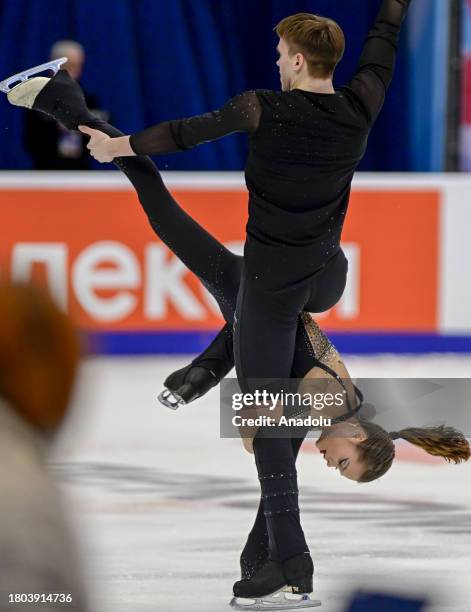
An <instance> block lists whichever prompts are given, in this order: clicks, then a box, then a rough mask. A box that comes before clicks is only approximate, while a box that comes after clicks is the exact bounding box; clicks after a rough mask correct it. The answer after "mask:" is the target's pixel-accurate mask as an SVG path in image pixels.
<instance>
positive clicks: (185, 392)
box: [159, 363, 220, 410]
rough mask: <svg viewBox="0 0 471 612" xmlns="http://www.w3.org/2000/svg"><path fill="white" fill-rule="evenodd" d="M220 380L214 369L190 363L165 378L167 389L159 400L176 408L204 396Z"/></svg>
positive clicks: (168, 406)
mask: <svg viewBox="0 0 471 612" xmlns="http://www.w3.org/2000/svg"><path fill="white" fill-rule="evenodd" d="M219 380H220V378H219V377H218V376H217V374H216V372H214V371H213V370H211V369H207V368H205V367H202V366H198V365H193V363H190V364H189V365H187V366H186V367H184V368H181V369H180V370H177V371H176V372H173V373H172V374H170V376H168V377H167V378H166V379H165V382H164V385H165V390H164V391H162V393H161V394H160V395H159V401H160V402H161V403H162V404H163V405H164V406H167V408H172V409H173V410H176V409H177V408H178V406H180V405H182V404H189V403H190V402H193V401H194V400H195V399H198V398H199V397H203V395H205V394H206V393H207V392H208V391H209V390H210V389H212V388H213V387H215V386H216V385H217V384H218V383H219Z"/></svg>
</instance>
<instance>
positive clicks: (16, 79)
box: [0, 57, 68, 94]
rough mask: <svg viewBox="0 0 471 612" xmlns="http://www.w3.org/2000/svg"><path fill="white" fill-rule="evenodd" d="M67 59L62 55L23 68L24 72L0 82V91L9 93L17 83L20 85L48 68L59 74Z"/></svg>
mask: <svg viewBox="0 0 471 612" xmlns="http://www.w3.org/2000/svg"><path fill="white" fill-rule="evenodd" d="M67 61H68V60H67V58H66V57H60V58H59V59H55V60H52V61H51V62H46V63H45V64H40V65H39V66H34V68H29V69H28V70H23V72H18V73H17V74H14V75H13V76H11V77H8V79H5V80H4V81H1V82H0V91H3V93H6V94H7V93H9V92H10V91H12V90H13V89H14V88H15V87H16V85H20V84H21V83H24V82H25V81H27V80H28V79H29V78H30V77H33V76H36V75H37V74H40V73H41V72H45V71H46V70H53V71H54V74H57V73H58V72H59V70H60V67H61V66H62V64H65V62H67ZM10 85H13V87H10Z"/></svg>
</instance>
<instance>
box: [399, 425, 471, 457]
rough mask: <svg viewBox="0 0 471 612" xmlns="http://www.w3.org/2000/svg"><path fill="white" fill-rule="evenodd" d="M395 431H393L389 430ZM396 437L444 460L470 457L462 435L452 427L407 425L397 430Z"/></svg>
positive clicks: (470, 450) (470, 454)
mask: <svg viewBox="0 0 471 612" xmlns="http://www.w3.org/2000/svg"><path fill="white" fill-rule="evenodd" d="M391 433H395V432H391ZM397 434H398V437H400V438H402V439H403V440H406V441H407V442H410V443H411V444H414V445H415V446H418V447H419V448H421V449H423V450H424V451H425V452H427V453H428V454H429V455H435V456H436V457H443V458H444V459H445V461H449V462H453V463H461V462H462V461H468V459H469V458H470V457H471V449H470V445H469V442H468V440H467V439H466V438H465V437H464V435H463V434H462V433H461V432H460V431H457V430H456V429H454V428H453V427H446V426H445V425H440V426H439V427H408V428H407V429H401V430H400V431H398V432H397Z"/></svg>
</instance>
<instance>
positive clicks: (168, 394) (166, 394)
mask: <svg viewBox="0 0 471 612" xmlns="http://www.w3.org/2000/svg"><path fill="white" fill-rule="evenodd" d="M157 399H158V400H159V402H160V403H161V404H163V405H164V406H165V407H166V408H170V409H171V410H178V408H179V407H180V406H183V405H184V404H185V403H186V402H185V400H184V399H182V398H181V397H180V396H179V395H178V393H175V391H170V390H169V389H164V390H163V391H162V393H160V394H159V396H158V398H157Z"/></svg>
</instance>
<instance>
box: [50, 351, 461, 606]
mask: <svg viewBox="0 0 471 612" xmlns="http://www.w3.org/2000/svg"><path fill="white" fill-rule="evenodd" d="M186 362H187V358H157V357H155V358H114V359H113V358H93V359H89V360H88V361H87V362H86V363H85V365H84V367H83V372H82V376H81V384H80V389H79V391H78V393H77V396H76V399H75V402H74V409H73V412H72V414H71V416H70V418H69V419H68V422H67V423H66V426H65V427H64V430H63V432H62V433H61V435H60V437H59V439H58V441H57V444H56V447H55V451H54V455H53V469H54V473H56V474H57V476H58V478H59V481H60V482H61V486H62V487H63V490H64V493H65V496H66V500H67V505H68V508H69V510H70V512H71V521H72V522H73V525H74V527H75V529H76V532H77V539H78V544H79V546H80V549H81V554H82V559H83V566H84V573H85V576H86V578H87V581H88V583H89V585H90V591H91V596H92V601H93V604H94V605H93V606H92V607H93V609H95V610H99V611H100V612H111V611H113V612H134V611H135V612H151V611H152V612H156V611H161V610H162V611H166V612H177V611H180V610H181V611H185V612H192V611H194V612H200V611H201V612H203V611H204V612H216V611H217V612H220V611H224V610H229V608H228V602H229V599H230V596H231V587H232V584H233V582H234V581H235V580H237V579H238V578H239V568H238V557H239V554H240V551H241V549H242V547H243V544H244V543H245V538H246V536H247V533H248V531H249V529H250V527H251V524H252V521H253V519H254V516H255V511H256V507H257V504H258V481H257V478H256V471H255V466H254V462H253V458H252V456H251V455H249V454H247V453H246V452H245V451H244V450H243V449H242V445H241V443H240V442H239V441H237V440H230V439H220V438H219V414H218V412H219V404H218V393H217V391H216V390H213V391H212V392H211V393H210V394H209V395H208V396H207V397H206V398H204V399H203V400H201V401H200V402H197V403H194V404H192V405H190V406H187V407H183V408H181V409H179V410H178V411H172V410H168V409H165V408H164V407H162V406H161V405H159V404H158V403H157V400H156V398H157V394H158V392H159V391H160V390H161V388H162V381H163V380H164V378H165V376H166V375H167V374H168V373H169V372H170V371H172V370H173V369H175V368H178V367H181V366H182V365H184V363H186ZM346 363H347V366H348V367H349V369H350V371H351V374H352V375H353V376H359V377H367V376H379V377H385V376H421V377H434V376H435V377H455V376H464V377H467V376H469V375H470V373H471V356H466V357H465V356H457V355H429V356H415V357H414V356H412V357H397V356H379V357H378V356H374V357H363V356H362V357H353V356H347V357H346ZM312 445H313V442H312V441H311V442H306V451H308V452H304V453H302V455H301V456H300V458H299V461H298V470H299V484H300V490H301V498H300V503H301V511H302V515H301V517H302V522H303V526H304V530H305V532H306V536H307V540H308V542H309V544H310V547H311V552H312V555H313V558H314V562H315V566H316V575H315V582H314V584H315V592H314V596H315V597H316V598H319V599H321V600H322V604H323V605H322V607H321V608H319V609H320V610H323V611H324V612H341V611H343V610H344V600H345V598H346V597H347V596H348V594H349V593H350V592H351V591H352V589H354V588H356V587H358V586H362V587H372V588H375V589H381V590H384V589H386V590H397V589H399V590H401V591H403V592H406V593H414V594H416V593H425V594H428V595H430V596H431V597H432V598H433V599H434V601H435V605H434V606H433V607H430V608H429V611H430V612H465V611H469V610H471V585H470V580H469V569H470V567H471V487H470V486H469V485H470V480H471V479H470V476H471V464H469V465H458V466H454V465H448V464H445V463H443V464H436V463H431V464H428V463H419V462H408V461H397V462H396V463H395V465H394V466H393V468H392V469H391V470H390V472H389V473H388V474H387V475H386V476H384V477H383V478H382V479H381V480H380V481H376V482H374V483H369V484H357V483H353V482H351V481H349V480H347V479H343V478H341V477H340V475H339V474H338V473H337V472H335V471H334V470H329V469H326V467H325V464H324V462H323V461H322V460H321V459H320V457H319V455H318V454H317V453H316V452H309V451H312V450H313V449H312Z"/></svg>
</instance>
